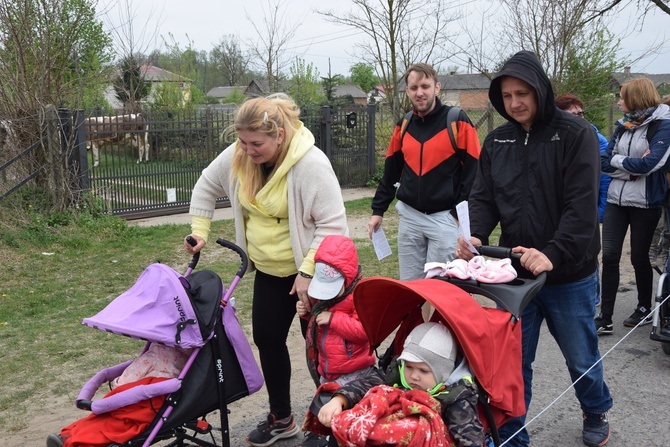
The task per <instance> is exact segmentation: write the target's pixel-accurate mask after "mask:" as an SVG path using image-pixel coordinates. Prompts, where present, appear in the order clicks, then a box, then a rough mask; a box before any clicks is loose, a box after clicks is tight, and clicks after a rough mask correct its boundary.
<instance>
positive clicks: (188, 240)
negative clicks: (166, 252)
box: [184, 234, 206, 255]
mask: <svg viewBox="0 0 670 447" xmlns="http://www.w3.org/2000/svg"><path fill="white" fill-rule="evenodd" d="M205 244H206V242H205V240H204V239H203V238H201V237H200V236H196V235H195V234H189V235H188V236H186V237H185V238H184V248H185V249H186V251H187V252H188V253H189V254H191V255H194V254H196V253H198V252H199V251H200V250H202V247H204V246H205Z"/></svg>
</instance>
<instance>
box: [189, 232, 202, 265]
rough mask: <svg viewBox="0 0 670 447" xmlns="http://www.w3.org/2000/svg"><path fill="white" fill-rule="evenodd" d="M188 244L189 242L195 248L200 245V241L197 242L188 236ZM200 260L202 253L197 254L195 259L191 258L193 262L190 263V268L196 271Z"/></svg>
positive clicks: (194, 256)
mask: <svg viewBox="0 0 670 447" xmlns="http://www.w3.org/2000/svg"><path fill="white" fill-rule="evenodd" d="M186 242H188V243H189V244H190V245H191V247H195V246H196V245H198V241H196V240H195V239H194V238H193V236H186ZM199 260H200V252H197V253H196V254H194V255H193V258H191V262H189V263H188V268H189V269H191V270H193V269H195V266H196V265H198V261H199Z"/></svg>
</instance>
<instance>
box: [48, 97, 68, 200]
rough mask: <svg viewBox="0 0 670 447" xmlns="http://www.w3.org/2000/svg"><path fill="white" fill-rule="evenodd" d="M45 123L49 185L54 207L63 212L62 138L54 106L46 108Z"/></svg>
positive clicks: (50, 105)
mask: <svg viewBox="0 0 670 447" xmlns="http://www.w3.org/2000/svg"><path fill="white" fill-rule="evenodd" d="M44 123H45V133H46V139H45V141H46V145H45V147H44V151H45V154H46V161H47V185H48V188H49V192H50V193H51V197H52V200H53V206H54V208H55V209H57V210H62V209H63V208H64V206H65V203H66V202H65V200H64V198H63V195H64V193H65V191H64V189H65V188H64V182H63V179H64V172H63V157H62V155H61V154H62V150H61V138H60V132H59V127H60V117H59V116H58V111H57V110H56V107H55V106H54V105H53V104H49V105H47V106H46V107H45V108H44Z"/></svg>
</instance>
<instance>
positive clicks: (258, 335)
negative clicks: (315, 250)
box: [251, 271, 306, 419]
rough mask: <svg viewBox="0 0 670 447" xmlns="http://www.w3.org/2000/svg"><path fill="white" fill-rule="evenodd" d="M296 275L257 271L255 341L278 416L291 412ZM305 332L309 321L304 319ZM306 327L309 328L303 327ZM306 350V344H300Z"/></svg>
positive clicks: (274, 411)
mask: <svg viewBox="0 0 670 447" xmlns="http://www.w3.org/2000/svg"><path fill="white" fill-rule="evenodd" d="M295 276H296V275H291V276H287V277H285V278H280V277H276V276H271V275H267V274H265V273H263V272H260V271H256V277H255V279H254V298H253V304H252V310H251V321H252V326H253V336H254V343H255V344H256V347H257V348H258V354H259V357H260V360H261V369H262V370H263V377H264V378H265V386H266V388H267V390H268V396H269V398H270V411H271V412H273V413H274V414H275V415H276V417H277V419H283V418H285V417H287V416H289V415H290V414H291V358H290V356H289V352H288V347H287V346H286V339H287V337H288V332H289V329H290V327H291V323H292V322H293V317H295V314H296V310H295V304H296V301H297V295H289V292H290V291H291V288H292V287H293V282H294V281H295ZM300 324H301V329H302V331H303V335H304V334H305V330H306V322H305V321H304V320H303V319H302V318H301V319H300ZM302 326H305V327H302ZM300 349H302V350H303V351H304V350H305V346H304V345H303V346H300Z"/></svg>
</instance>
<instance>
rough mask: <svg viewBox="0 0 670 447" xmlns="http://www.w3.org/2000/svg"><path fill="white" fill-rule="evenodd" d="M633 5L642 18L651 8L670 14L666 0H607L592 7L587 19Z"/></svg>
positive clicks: (593, 18) (669, 7)
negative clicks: (592, 9)
mask: <svg viewBox="0 0 670 447" xmlns="http://www.w3.org/2000/svg"><path fill="white" fill-rule="evenodd" d="M633 5H635V7H636V9H637V10H638V12H639V14H638V16H639V18H640V19H642V20H644V18H645V17H646V15H647V14H648V13H649V12H650V11H651V10H653V9H657V8H658V9H660V10H661V11H663V12H664V13H666V14H668V15H670V6H668V1H667V0H626V1H622V0H608V1H606V2H604V3H602V4H600V5H599V6H598V7H597V8H594V11H592V14H591V15H590V17H589V18H588V20H595V19H597V18H599V17H603V16H606V15H608V14H609V13H611V12H614V11H617V10H621V9H623V8H625V7H627V6H633Z"/></svg>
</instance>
